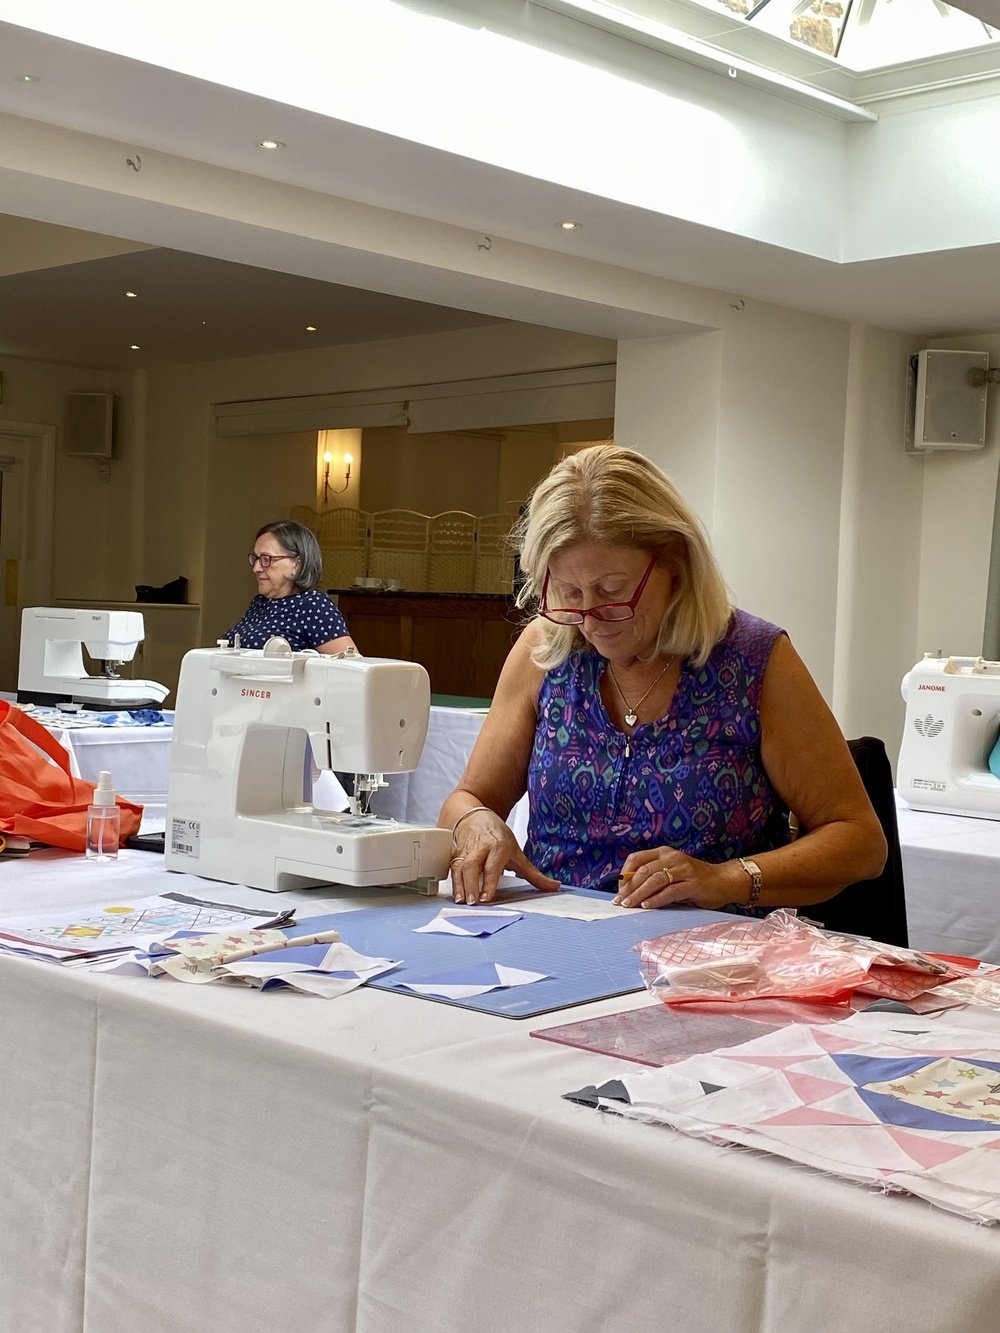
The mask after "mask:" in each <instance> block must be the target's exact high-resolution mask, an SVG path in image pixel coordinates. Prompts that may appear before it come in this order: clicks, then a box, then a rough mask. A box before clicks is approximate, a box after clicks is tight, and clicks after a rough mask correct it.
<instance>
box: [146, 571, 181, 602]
mask: <svg viewBox="0 0 1000 1333" xmlns="http://www.w3.org/2000/svg"><path fill="white" fill-rule="evenodd" d="M187 599H188V581H187V579H186V578H185V577H184V575H183V574H178V575H177V577H176V578H175V579H171V581H170V582H169V583H164V585H163V587H162V588H154V587H153V586H152V585H151V584H149V583H137V584H136V585H135V600H136V601H137V602H174V603H178V602H180V603H185V602H186V601H187Z"/></svg>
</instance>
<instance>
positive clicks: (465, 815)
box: [451, 805, 496, 847]
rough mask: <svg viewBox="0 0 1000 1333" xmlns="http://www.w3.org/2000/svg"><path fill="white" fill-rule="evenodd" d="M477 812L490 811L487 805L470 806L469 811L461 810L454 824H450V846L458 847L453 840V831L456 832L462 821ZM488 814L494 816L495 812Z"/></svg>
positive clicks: (491, 811)
mask: <svg viewBox="0 0 1000 1333" xmlns="http://www.w3.org/2000/svg"><path fill="white" fill-rule="evenodd" d="M477 810H490V807H489V806H488V805H474V806H472V808H471V809H469V810H463V811H462V813H461V814H460V815H459V817H458V818H457V819H456V820H455V822H454V824H452V826H451V845H452V847H457V846H458V842H457V841H456V839H455V831H456V829H457V828H458V826H459V824H461V822H462V820H463V819H468V817H469V816H470V815H474V814H475V813H476V811H477ZM490 814H491V815H494V814H496V811H495V810H490Z"/></svg>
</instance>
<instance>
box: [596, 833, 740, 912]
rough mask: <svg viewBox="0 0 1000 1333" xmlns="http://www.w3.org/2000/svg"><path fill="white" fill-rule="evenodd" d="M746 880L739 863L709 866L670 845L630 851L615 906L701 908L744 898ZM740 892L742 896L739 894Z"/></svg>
mask: <svg viewBox="0 0 1000 1333" xmlns="http://www.w3.org/2000/svg"><path fill="white" fill-rule="evenodd" d="M749 891H750V881H749V879H748V877H747V875H746V872H745V871H744V870H743V869H742V867H741V866H740V864H739V862H736V861H725V862H723V863H722V864H721V865H713V864H712V863H711V862H709V861H697V860H695V858H694V857H693V856H686V855H685V854H684V853H683V852H679V851H677V850H676V849H675V848H673V847H654V848H651V849H650V850H648V851H644V852H633V853H632V855H631V856H630V857H629V858H628V859H627V860H626V862H625V864H624V865H623V866H622V870H621V881H620V883H619V886H618V892H617V894H616V895H615V903H616V904H617V905H618V906H619V907H679V906H684V907H689V906H692V907H705V908H710V909H713V910H719V909H720V908H723V907H725V906H726V905H727V903H738V902H740V901H745V900H746V898H747V897H748V895H749ZM741 895H742V897H741Z"/></svg>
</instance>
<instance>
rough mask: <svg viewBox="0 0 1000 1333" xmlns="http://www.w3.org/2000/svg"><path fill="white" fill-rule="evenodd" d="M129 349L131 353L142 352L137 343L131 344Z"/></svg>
mask: <svg viewBox="0 0 1000 1333" xmlns="http://www.w3.org/2000/svg"><path fill="white" fill-rule="evenodd" d="M131 348H132V351H133V352H140V351H141V350H142V348H141V347H140V346H139V344H138V343H132V344H131Z"/></svg>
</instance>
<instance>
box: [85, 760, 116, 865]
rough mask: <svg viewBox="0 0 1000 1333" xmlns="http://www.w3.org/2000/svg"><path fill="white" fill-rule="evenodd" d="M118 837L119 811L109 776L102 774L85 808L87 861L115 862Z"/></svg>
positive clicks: (108, 774)
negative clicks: (92, 800) (90, 802)
mask: <svg viewBox="0 0 1000 1333" xmlns="http://www.w3.org/2000/svg"><path fill="white" fill-rule="evenodd" d="M120 835H121V811H120V810H119V809H118V806H117V805H116V804H115V789H114V787H113V786H112V785H111V774H110V773H104V772H102V773H101V774H100V776H99V777H98V779H97V786H96V788H95V789H94V802H93V804H92V805H90V806H88V807H87V859H88V860H93V861H114V860H117V857H118V840H119V837H120Z"/></svg>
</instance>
